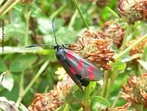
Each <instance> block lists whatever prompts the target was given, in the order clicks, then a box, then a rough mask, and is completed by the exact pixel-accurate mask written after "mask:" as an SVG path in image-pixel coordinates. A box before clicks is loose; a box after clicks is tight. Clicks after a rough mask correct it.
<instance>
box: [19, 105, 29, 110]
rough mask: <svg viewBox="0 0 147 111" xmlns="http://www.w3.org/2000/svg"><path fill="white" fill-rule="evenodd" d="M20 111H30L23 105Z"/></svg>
mask: <svg viewBox="0 0 147 111" xmlns="http://www.w3.org/2000/svg"><path fill="white" fill-rule="evenodd" d="M19 111H29V110H28V109H27V108H26V107H25V106H24V105H23V104H21V103H20V104H19Z"/></svg>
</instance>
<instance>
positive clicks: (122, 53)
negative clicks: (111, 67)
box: [115, 34, 147, 60]
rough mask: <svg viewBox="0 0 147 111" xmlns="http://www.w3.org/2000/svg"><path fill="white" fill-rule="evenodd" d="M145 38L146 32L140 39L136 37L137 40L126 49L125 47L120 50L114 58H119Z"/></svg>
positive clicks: (146, 36)
mask: <svg viewBox="0 0 147 111" xmlns="http://www.w3.org/2000/svg"><path fill="white" fill-rule="evenodd" d="M145 38H147V34H145V35H144V36H143V37H140V39H138V40H137V41H135V42H134V43H133V44H132V45H130V46H129V47H128V48H127V49H125V50H124V51H123V52H121V53H120V54H119V55H118V56H117V57H116V58H115V59H116V60H118V59H120V58H121V57H122V56H123V55H125V54H126V53H128V52H129V51H130V50H131V49H132V48H133V47H134V46H136V45H137V44H139V43H140V42H141V41H142V40H144V39H145Z"/></svg>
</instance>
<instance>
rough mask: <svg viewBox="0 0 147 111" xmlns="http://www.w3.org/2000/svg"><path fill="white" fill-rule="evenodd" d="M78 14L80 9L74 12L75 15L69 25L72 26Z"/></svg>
mask: <svg viewBox="0 0 147 111" xmlns="http://www.w3.org/2000/svg"><path fill="white" fill-rule="evenodd" d="M77 14H78V10H76V11H75V12H74V14H73V16H72V17H71V20H70V23H69V25H68V27H72V25H73V23H74V21H75V19H76V16H77Z"/></svg>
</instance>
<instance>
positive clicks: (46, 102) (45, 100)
mask: <svg viewBox="0 0 147 111" xmlns="http://www.w3.org/2000/svg"><path fill="white" fill-rule="evenodd" d="M73 85H74V82H73V81H72V80H71V79H70V77H69V76H67V79H66V80H65V81H62V82H58V84H57V86H55V87H54V89H53V90H51V91H50V92H49V93H44V94H36V95H35V98H34V101H33V102H32V104H31V105H30V106H29V108H28V109H29V111H55V109H57V108H58V107H59V106H61V105H62V104H63V103H64V101H66V98H67V96H68V94H69V92H70V89H71V88H72V86H73Z"/></svg>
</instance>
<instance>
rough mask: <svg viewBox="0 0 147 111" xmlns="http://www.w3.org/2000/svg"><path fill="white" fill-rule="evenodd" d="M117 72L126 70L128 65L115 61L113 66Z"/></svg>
mask: <svg viewBox="0 0 147 111" xmlns="http://www.w3.org/2000/svg"><path fill="white" fill-rule="evenodd" d="M111 65H112V66H113V68H114V69H116V70H124V69H125V68H126V64H125V63H124V62H121V61H115V62H113V63H112V64H111Z"/></svg>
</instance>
